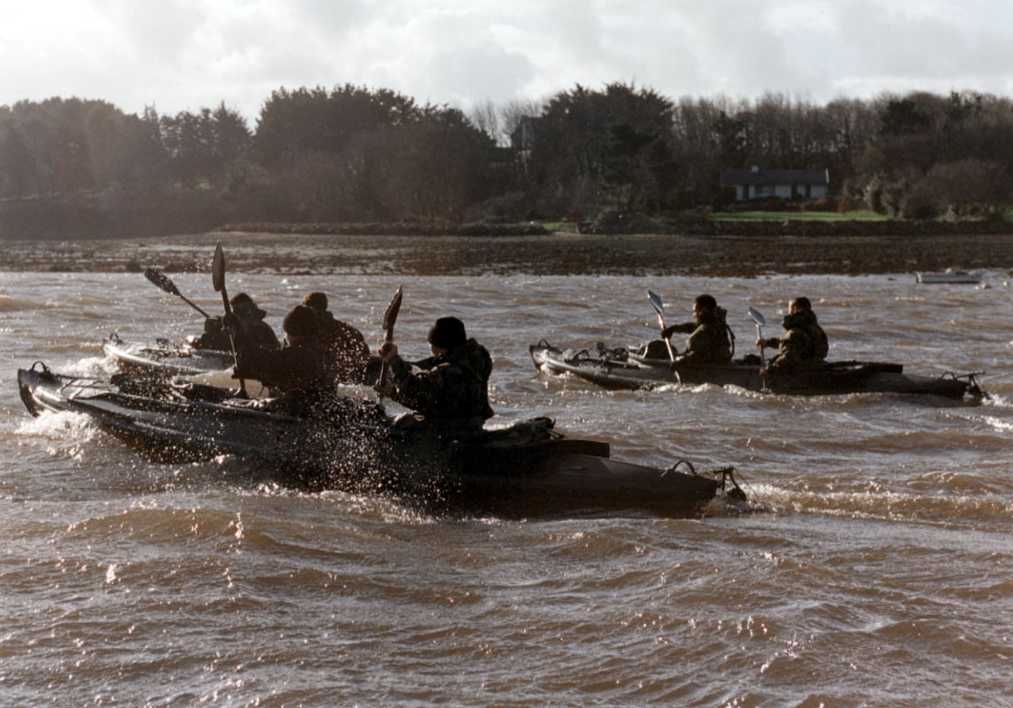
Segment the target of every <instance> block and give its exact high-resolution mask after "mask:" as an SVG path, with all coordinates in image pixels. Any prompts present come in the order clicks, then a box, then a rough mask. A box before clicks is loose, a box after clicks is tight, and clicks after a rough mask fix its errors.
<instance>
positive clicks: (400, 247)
mask: <svg viewBox="0 0 1013 708" xmlns="http://www.w3.org/2000/svg"><path fill="white" fill-rule="evenodd" d="M218 241H221V242H222V244H223V246H224V248H225V250H226V253H227V255H228V262H229V269H230V270H233V271H235V272H246V273H276V274H279V275H341V274H349V275H415V276H436V275H471V276H476V275H482V274H513V273H524V274H531V275H697V276H711V277H756V276H762V275H770V274H814V275H817V274H834V275H874V274H887V273H892V274H899V273H913V272H915V271H941V270H945V269H946V268H949V267H953V268H959V269H966V270H990V271H1009V270H1011V269H1013V233H1009V234H962V235H947V236H942V235H917V236H912V235H873V236H855V235H850V236H847V237H840V236H786V235H773V236H771V235H763V236H758V235H750V236H737V235H730V234H729V235H709V236H701V235H666V234H636V235H595V234H576V233H564V232H556V233H553V234H551V235H541V236H490V237H481V236H433V235H421V236H383V237H377V236H363V235H329V234H291V233H264V232H222V231H209V232H206V233H200V234H181V235H177V236H170V237H146V238H125V239H122V238H121V239H97V240H68V241H41V242H39V241H6V242H3V249H2V251H0V271H8V272H67V273H70V272H95V273H123V272H140V271H141V270H143V268H145V267H148V266H156V267H158V268H161V269H163V270H165V271H166V272H169V273H184V272H207V271H208V269H209V267H210V262H211V257H212V254H213V250H214V246H215V244H216V243H217V242H218Z"/></svg>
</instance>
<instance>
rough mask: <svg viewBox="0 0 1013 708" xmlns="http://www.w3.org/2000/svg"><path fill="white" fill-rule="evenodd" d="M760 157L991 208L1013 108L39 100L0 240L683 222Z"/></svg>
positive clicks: (943, 101)
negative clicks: (257, 229) (658, 218)
mask: <svg viewBox="0 0 1013 708" xmlns="http://www.w3.org/2000/svg"><path fill="white" fill-rule="evenodd" d="M751 165H760V166H762V167H764V168H784V169H804V168H824V167H825V168H827V169H829V171H830V175H831V189H832V193H833V195H834V202H833V204H832V205H831V206H837V207H838V208H841V209H847V208H858V207H863V206H864V207H868V208H871V209H875V210H878V211H882V212H885V213H889V214H891V215H895V216H903V217H915V218H933V217H938V216H942V215H946V214H949V215H954V216H957V217H966V216H983V215H988V214H991V213H995V212H996V211H997V209H998V208H999V207H1000V206H1002V205H1004V203H1005V202H1006V201H1007V200H1008V199H1009V196H1010V191H1011V189H1010V167H1011V165H1013V103H1011V101H1010V99H1008V98H1005V97H1000V96H994V95H989V94H982V93H973V92H963V93H951V94H950V95H948V96H940V95H934V94H929V93H911V94H908V95H903V96H898V95H883V96H881V97H878V98H875V99H871V100H857V99H839V100H835V101H831V102H829V103H827V104H825V105H821V104H815V103H812V102H808V101H802V100H797V99H791V98H789V97H786V96H784V95H780V94H768V95H765V96H763V97H761V98H759V99H756V100H732V99H728V98H681V99H678V100H673V99H671V98H668V97H665V96H663V95H661V94H659V93H657V92H656V91H654V90H652V89H649V88H643V87H636V86H633V85H629V84H624V83H612V84H607V85H605V86H603V87H602V88H600V89H590V88H586V87H583V86H580V85H578V86H575V87H574V88H573V89H570V90H567V91H562V92H560V93H558V94H556V95H554V96H552V97H551V98H549V99H548V100H546V101H542V102H536V101H528V102H512V103H509V104H507V105H502V106H497V105H494V104H490V103H487V104H484V105H481V106H479V107H477V108H475V109H474V110H473V111H472V112H471V114H470V115H465V114H464V113H462V112H461V111H460V110H458V109H455V108H451V107H448V106H444V105H432V104H425V105H420V104H418V103H416V101H415V100H414V99H413V98H411V97H409V96H405V95H403V94H400V93H398V92H395V91H391V90H388V89H382V88H381V89H371V88H366V87H359V86H353V85H348V84H346V85H344V86H337V87H335V88H333V89H324V88H299V89H295V90H288V89H284V88H283V89H279V90H277V91H275V92H273V93H272V94H271V96H270V97H269V98H268V99H267V100H266V101H265V102H264V105H263V107H262V109H261V111H260V113H259V115H258V116H257V118H256V123H255V125H254V126H253V127H251V126H250V125H249V124H248V123H247V121H246V119H245V118H244V117H243V116H242V115H240V114H239V113H237V112H236V111H234V110H232V109H230V108H228V107H226V106H225V105H219V106H218V107H217V108H204V109H201V110H199V111H197V112H190V111H184V112H180V113H177V114H176V115H159V114H158V113H157V112H156V111H155V109H154V108H148V109H146V110H145V111H144V112H143V113H142V114H141V115H131V114H126V113H124V112H122V111H121V110H120V109H118V108H117V107H116V106H114V105H112V104H110V103H107V102H105V101H98V100H82V99H76V98H72V99H61V98H54V99H50V100H47V101H42V102H29V101H23V102H20V103H17V104H14V105H13V106H0V235H7V236H10V235H11V234H15V235H17V234H30V235H46V234H47V233H48V232H47V230H46V228H41V229H39V228H36V229H34V231H33V229H32V223H33V219H40V220H42V223H44V224H45V223H48V224H49V228H50V229H51V230H57V231H59V230H60V229H61V228H70V227H71V225H72V224H86V225H87V229H88V230H93V231H94V230H99V231H101V230H102V229H103V228H105V229H107V230H109V231H117V230H123V231H126V232H136V230H137V229H138V228H140V227H141V226H143V225H147V227H148V228H147V231H148V232H150V231H166V230H173V229H179V228H209V227H211V226H214V225H216V224H219V223H224V222H226V221H236V220H242V221H260V222H265V221H268V222H269V221H284V222H359V221H361V222H366V221H370V222H380V221H408V222H428V223H432V222H440V221H445V222H456V223H460V222H463V221H517V220H526V219H536V218H548V219H555V218H559V217H562V216H566V217H571V218H574V219H581V220H585V219H589V218H593V217H594V216H595V215H596V214H599V213H603V212H610V211H611V212H613V213H614V212H620V213H639V214H649V215H673V214H677V213H681V212H685V211H687V210H702V209H710V208H718V207H722V206H724V205H727V204H728V203H729V202H730V200H731V195H730V194H729V191H728V189H727V188H722V186H721V184H720V180H719V175H720V172H721V170H722V169H728V168H743V167H748V166H751ZM823 206H824V207H826V205H823ZM123 215H128V216H129V217H130V218H126V217H124V216H123ZM47 219H48V222H47V221H46V220H47ZM4 222H6V224H5V223H4ZM142 230H144V229H142Z"/></svg>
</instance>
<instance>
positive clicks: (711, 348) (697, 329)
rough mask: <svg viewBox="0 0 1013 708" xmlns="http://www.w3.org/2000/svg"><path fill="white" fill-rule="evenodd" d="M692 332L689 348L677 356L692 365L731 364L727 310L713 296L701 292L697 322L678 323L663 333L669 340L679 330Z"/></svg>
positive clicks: (695, 308)
mask: <svg viewBox="0 0 1013 708" xmlns="http://www.w3.org/2000/svg"><path fill="white" fill-rule="evenodd" d="M677 332H679V333H682V334H688V335H689V340H688V341H687V342H686V351H684V352H683V353H682V355H681V356H679V358H678V359H677V361H680V362H686V363H689V364H727V363H728V362H729V361H731V360H732V345H731V341H730V336H729V335H730V332H729V329H728V325H726V324H725V311H724V310H723V309H722V308H720V307H718V303H717V300H715V299H714V298H713V296H711V295H706V294H705V295H699V296H697V298H696V300H695V301H694V303H693V321H692V322H685V323H683V324H674V325H670V326H668V327H666V328H665V329H664V330H662V332H661V336H662V337H664V338H665V339H669V338H671V336H672V335H673V334H675V333H677Z"/></svg>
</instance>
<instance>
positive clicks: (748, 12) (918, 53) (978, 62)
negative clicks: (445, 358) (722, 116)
mask: <svg viewBox="0 0 1013 708" xmlns="http://www.w3.org/2000/svg"><path fill="white" fill-rule="evenodd" d="M1011 27H1013V2H1009V1H1008V0H960V1H959V2H957V1H954V2H943V1H941V0H835V1H824V0H807V1H801V0H762V1H761V2H757V1H756V0H750V1H748V2H744V1H740V0H703V1H700V0H694V1H692V2H690V1H686V0H615V1H606V0H598V1H595V0H558V1H554V0H500V1H498V2H492V1H490V0H373V1H371V0H287V1H284V2H283V1H282V0H65V1H63V2H54V1H49V0H0V105H3V104H11V103H14V102H16V101H18V100H21V99H33V100H38V99H43V98H47V97H49V96H72V95H73V96H79V97H84V98H102V99H106V100H109V101H111V102H113V103H115V104H116V105H117V106H119V107H120V108H122V109H123V110H125V111H127V112H131V113H134V112H140V111H141V110H143V108H144V106H145V105H152V104H153V105H155V106H156V107H157V108H158V110H159V111H160V112H162V113H175V112H177V111H180V110H185V109H188V110H196V109H199V108H201V107H203V106H213V105H217V104H218V103H219V102H221V101H225V103H226V104H227V105H229V106H231V107H233V108H237V109H239V110H240V111H242V112H243V113H244V114H245V115H246V116H247V117H248V118H250V119H251V122H252V121H253V120H254V119H255V118H256V116H257V114H258V112H259V110H260V106H261V103H262V102H263V100H264V99H265V98H266V97H267V96H268V95H269V94H270V92H271V91H272V90H273V89H275V88H278V87H280V86H286V87H289V88H294V87H297V86H317V85H321V86H326V87H331V86H334V85H336V84H343V83H345V82H351V83H354V84H365V85H368V86H371V87H381V86H382V87H389V88H393V89H396V90H398V91H401V92H403V93H406V94H408V95H410V96H413V97H415V98H416V99H417V100H419V101H422V102H424V101H427V100H428V101H432V102H435V103H450V104H451V105H455V106H458V107H460V108H463V109H465V110H467V109H468V108H470V107H471V106H472V105H473V104H474V103H477V102H483V101H485V100H488V99H491V100H493V101H495V102H497V103H500V102H505V101H508V100H511V99H516V98H541V97H544V96H547V95H550V94H551V93H553V92H555V91H558V90H560V89H566V88H570V87H572V86H573V85H574V84H575V83H582V84H585V85H589V86H601V85H602V84H603V83H605V82H609V81H617V80H620V81H626V82H635V83H636V84H637V85H641V86H650V87H653V88H655V89H656V90H658V91H659V92H661V93H663V94H665V95H667V96H670V97H678V96H683V95H692V96H716V95H718V94H725V95H729V96H732V97H747V98H755V97H757V96H760V95H761V94H763V93H764V92H766V91H777V92H783V93H788V94H791V95H793V96H796V97H800V98H805V99H809V100H813V101H818V102H824V101H828V100H830V99H833V98H836V97H838V96H853V97H867V96H870V95H874V94H877V93H880V92H882V91H885V90H889V91H906V90H910V89H924V90H930V91H935V92H948V91H950V90H951V89H964V88H970V89H978V90H983V91H988V92H993V93H999V94H1006V95H1009V94H1011V93H1013V41H1011V40H1010V38H1009V34H1008V33H1009V31H1010V28H1011Z"/></svg>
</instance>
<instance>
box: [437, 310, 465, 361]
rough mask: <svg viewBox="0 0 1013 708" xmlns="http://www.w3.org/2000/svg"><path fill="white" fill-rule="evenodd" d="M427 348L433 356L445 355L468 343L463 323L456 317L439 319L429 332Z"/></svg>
mask: <svg viewBox="0 0 1013 708" xmlns="http://www.w3.org/2000/svg"><path fill="white" fill-rule="evenodd" d="M428 339H429V346H430V348H431V349H432V351H433V354H435V355H439V354H445V353H447V352H449V351H451V350H452V349H456V348H457V347H460V346H463V345H464V343H465V342H467V341H468V335H467V333H465V331H464V323H463V322H461V320H459V319H457V318H456V317H441V318H440V319H438V320H436V324H434V325H433V327H432V329H430V330H429V338H428Z"/></svg>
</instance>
